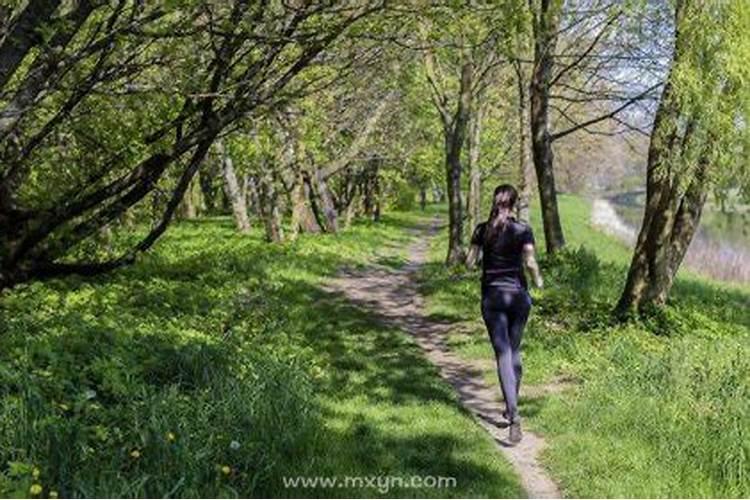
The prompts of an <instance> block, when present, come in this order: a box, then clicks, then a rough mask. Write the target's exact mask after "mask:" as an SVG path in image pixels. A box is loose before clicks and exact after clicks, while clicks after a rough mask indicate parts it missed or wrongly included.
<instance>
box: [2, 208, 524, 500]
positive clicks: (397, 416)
mask: <svg viewBox="0 0 750 500" xmlns="http://www.w3.org/2000/svg"><path fill="white" fill-rule="evenodd" d="M418 220H419V216H417V215H414V214H406V213H402V214H394V215H389V216H386V217H385V218H384V220H383V222H382V223H380V224H373V223H367V222H362V223H358V224H356V225H355V227H354V228H352V229H351V230H347V231H345V232H342V233H341V234H339V235H336V236H331V235H326V236H310V237H302V238H300V239H299V240H298V241H296V242H293V243H286V244H283V245H270V244H266V243H263V242H262V241H261V235H260V232H259V231H254V232H253V233H252V234H251V235H250V236H244V237H243V236H239V235H237V234H235V232H234V231H233V229H232V225H231V222H230V221H229V220H225V219H213V220H207V221H196V222H193V223H182V224H180V225H178V226H176V227H175V228H173V229H172V230H171V231H170V233H169V234H168V236H167V237H165V239H164V240H163V241H162V242H160V243H159V244H158V246H157V248H156V249H155V251H154V252H152V253H150V254H149V255H147V256H146V257H145V258H144V259H143V260H142V261H140V262H139V263H138V264H136V265H134V266H132V267H129V268H126V269H123V270H121V271H118V272H116V273H113V274H110V275H107V276H102V277H99V278H96V279H93V280H81V279H77V278H69V279H64V280H53V281H47V282H44V283H34V284H31V285H25V286H19V287H17V288H16V289H14V290H12V291H9V292H5V293H4V294H3V296H2V298H1V300H0V495H2V496H13V497H28V496H32V497H54V496H60V497H79V496H88V497H145V496H148V497H165V496H166V497H215V496H216V497H235V496H242V497H247V496H273V497H294V496H334V497H338V496H341V497H348V496H382V495H387V496H409V497H412V496H414V497H434V496H440V497H443V496H449V497H465V496H470V497H503V496H506V497H507V496H510V497H515V496H521V495H523V492H522V490H521V488H520V486H519V483H518V479H517V478H516V477H515V475H514V474H513V473H512V471H511V469H510V467H509V465H508V464H507V463H506V462H505V461H503V460H502V459H501V458H500V457H499V456H498V454H497V452H496V450H495V445H494V443H493V442H492V441H491V439H490V438H489V437H488V436H487V435H486V433H485V432H484V431H483V430H482V429H481V428H480V427H479V426H478V425H477V424H476V423H475V422H474V421H473V419H472V418H471V417H470V416H469V415H468V414H467V413H466V412H465V411H464V410H462V409H461V407H460V405H459V404H458V403H457V401H456V398H455V396H454V394H453V392H452V390H451V388H450V387H449V386H448V385H446V384H445V383H444V382H443V381H442V380H441V379H440V377H439V374H438V372H437V370H436V369H435V368H434V367H433V366H432V365H431V364H429V363H428V362H427V361H426V360H425V359H424V358H423V356H422V355H421V352H420V351H419V348H418V347H417V346H416V344H415V343H414V342H412V339H411V338H410V337H409V336H408V335H406V334H405V333H404V332H401V331H398V330H395V329H393V328H389V327H384V326H381V325H380V324H379V323H378V322H377V321H376V318H374V317H373V316H371V315H369V314H367V313H365V312H362V311H361V310H359V309H357V308H355V307H352V306H351V305H350V304H349V303H347V301H346V300H345V299H344V298H343V297H339V296H337V295H332V294H330V293H326V292H324V291H322V290H321V288H320V285H321V283H322V281H323V280H324V279H325V278H326V277H327V276H330V275H332V274H333V273H334V272H335V271H336V270H337V269H338V268H340V267H341V266H344V265H346V266H359V265H364V264H365V263H367V262H372V261H379V262H380V263H383V264H388V265H394V266H397V265H400V264H401V263H402V262H403V250H404V248H405V247H406V244H407V243H408V242H409V241H410V238H411V236H410V232H409V230H410V228H412V227H413V226H414V224H415V223H416V222H418ZM415 475H418V476H431V477H437V476H443V477H451V478H454V479H455V482H456V483H455V486H454V487H452V488H448V489H440V488H435V487H429V484H428V485H424V486H420V487H414V488H411V487H408V485H401V486H399V485H398V484H397V483H394V484H391V485H388V484H386V485H385V486H384V485H383V484H382V483H378V486H376V487H374V486H372V485H368V486H367V487H358V486H356V485H351V484H350V485H348V486H347V487H343V488H339V487H335V488H328V489H315V488H304V487H301V486H298V487H296V488H286V487H285V485H284V482H283V478H284V477H285V476H290V477H296V476H335V477H337V478H339V479H342V478H345V477H347V476H348V477H356V476H362V477H364V478H370V477H373V476H396V477H398V478H401V480H404V479H409V478H410V477H411V476H415ZM388 486H390V487H388Z"/></svg>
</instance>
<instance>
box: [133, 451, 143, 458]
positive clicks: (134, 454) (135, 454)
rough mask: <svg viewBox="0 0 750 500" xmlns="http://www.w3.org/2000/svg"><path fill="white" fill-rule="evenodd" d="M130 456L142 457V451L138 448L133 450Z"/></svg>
mask: <svg viewBox="0 0 750 500" xmlns="http://www.w3.org/2000/svg"><path fill="white" fill-rule="evenodd" d="M130 456H131V457H133V458H140V457H141V452H140V451H138V450H133V451H131V452H130Z"/></svg>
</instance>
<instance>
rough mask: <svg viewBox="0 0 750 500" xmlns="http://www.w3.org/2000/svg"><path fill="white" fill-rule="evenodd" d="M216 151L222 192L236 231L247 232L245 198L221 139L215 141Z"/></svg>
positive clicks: (248, 225)
mask: <svg viewBox="0 0 750 500" xmlns="http://www.w3.org/2000/svg"><path fill="white" fill-rule="evenodd" d="M216 151H217V153H218V155H219V157H220V158H221V172H222V175H223V177H224V194H225V195H226V197H227V199H228V200H229V203H230V205H231V207H232V215H233V217H234V224H235V226H237V231H239V232H240V233H243V234H247V233H248V232H249V231H250V219H249V218H248V216H247V199H246V198H245V191H244V189H243V187H242V185H240V182H239V181H238V180H237V173H236V172H235V171H234V162H233V161H232V157H231V156H230V155H229V152H228V151H227V150H226V148H225V147H224V143H223V142H222V141H217V142H216Z"/></svg>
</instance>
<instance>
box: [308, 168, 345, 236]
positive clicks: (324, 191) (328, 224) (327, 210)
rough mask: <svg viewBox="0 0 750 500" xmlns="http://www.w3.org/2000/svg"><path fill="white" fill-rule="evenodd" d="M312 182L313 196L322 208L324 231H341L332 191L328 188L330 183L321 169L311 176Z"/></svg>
mask: <svg viewBox="0 0 750 500" xmlns="http://www.w3.org/2000/svg"><path fill="white" fill-rule="evenodd" d="M313 168H314V167H313ZM310 182H311V187H313V188H314V189H313V195H314V196H315V197H316V200H317V202H318V204H319V205H318V206H319V207H320V212H321V214H320V215H321V219H322V224H321V225H322V227H323V230H324V231H325V232H327V233H336V232H337V231H338V229H339V223H338V213H337V212H336V206H335V205H334V203H333V197H332V196H331V191H330V189H329V188H328V182H326V179H325V178H324V177H323V175H322V173H321V171H320V170H319V169H315V171H314V172H313V173H312V175H310Z"/></svg>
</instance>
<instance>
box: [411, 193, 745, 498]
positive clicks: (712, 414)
mask: <svg viewBox="0 0 750 500" xmlns="http://www.w3.org/2000/svg"><path fill="white" fill-rule="evenodd" d="M560 208H561V211H562V220H563V227H564V230H565V235H566V238H567V242H568V251H566V252H565V253H564V254H563V255H561V256H560V257H558V258H556V259H554V260H553V259H549V258H547V257H544V256H543V257H542V267H543V273H544V274H545V281H546V284H547V288H546V289H545V290H543V291H541V292H539V291H532V296H533V297H534V308H533V310H532V316H531V319H530V322H529V325H528V327H527V331H526V333H525V339H524V383H525V384H535V383H541V382H548V381H552V380H557V379H564V380H572V381H575V384H574V387H573V388H572V389H570V390H567V391H566V392H564V393H563V394H557V395H550V396H546V397H537V396H536V395H535V396H534V397H533V398H531V397H524V395H523V389H522V397H521V413H522V415H525V416H526V417H527V422H528V423H529V424H530V425H531V426H532V427H534V428H536V429H538V430H540V431H542V432H543V433H544V434H545V435H546V436H547V437H548V438H549V439H550V442H551V446H550V448H549V449H548V452H547V453H546V455H545V460H546V462H547V464H548V465H549V467H550V469H551V471H552V473H553V476H555V477H556V478H558V479H560V481H561V483H562V487H563V490H564V492H565V493H566V494H567V495H570V496H581V497H653V496H657V497H658V496H671V497H680V496H686V497H696V496H709V497H712V496H713V497H723V496H727V497H747V496H749V495H750V460H749V458H748V457H749V456H750V361H749V360H750V289H748V288H747V287H743V286H739V285H728V284H725V283H719V282H714V281H710V280H707V279H704V278H700V277H698V276H696V275H695V274H693V273H690V272H686V271H681V272H680V274H679V276H678V279H677V281H676V283H675V286H674V289H673V293H672V297H671V299H670V303H669V305H668V306H667V307H666V308H665V309H664V310H663V311H662V312H661V313H660V314H658V315H655V316H653V317H651V318H650V319H648V320H645V321H642V322H639V323H632V324H626V325H618V324H616V323H615V322H613V321H612V318H611V314H610V313H611V310H612V308H613V307H614V304H615V301H616V300H617V297H618V294H619V293H620V291H621V290H622V287H623V284H624V280H625V276H626V272H627V266H628V264H629V261H630V258H631V251H630V250H629V249H628V248H627V247H626V246H625V245H624V244H622V243H621V242H619V241H618V240H616V239H614V238H612V237H609V236H607V235H604V234H603V233H600V232H598V231H596V230H595V229H594V228H593V227H592V225H591V220H590V204H589V201H588V200H585V199H583V198H578V197H574V196H561V197H560ZM532 226H533V227H534V232H535V235H536V239H537V243H538V245H537V246H538V247H539V248H540V252H541V253H542V254H543V247H544V245H543V242H544V240H543V232H542V228H541V224H540V220H539V216H538V212H537V211H536V210H535V211H534V212H533V213H532ZM444 251H445V238H444V237H443V234H441V235H438V237H437V238H435V239H434V240H433V241H432V244H431V263H430V264H429V265H428V266H426V268H425V269H424V272H423V273H422V289H423V291H424V292H425V293H426V294H427V296H428V307H429V311H430V313H431V314H433V315H435V316H436V317H447V318H450V319H452V320H454V321H456V322H457V323H456V324H457V328H456V329H455V330H454V331H455V333H454V335H452V336H451V338H450V339H449V343H450V344H451V345H452V347H453V348H454V349H455V350H456V351H457V352H458V353H459V355H461V356H463V357H464V358H465V359H467V360H469V361H472V362H475V363H480V366H483V367H484V368H485V370H484V377H485V380H486V381H487V382H489V383H493V384H495V385H496V384H497V382H496V376H495V373H494V368H493V365H492V353H491V349H489V342H488V340H487V334H486V332H485V331H484V327H483V325H482V323H481V319H480V311H479V275H478V273H473V274H468V275H467V273H466V271H464V270H462V269H446V268H445V267H444V266H442V265H441V262H442V259H443V255H444ZM459 326H460V327H459Z"/></svg>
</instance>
